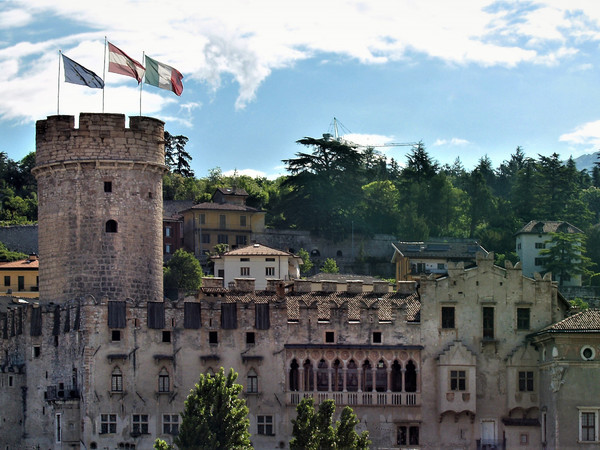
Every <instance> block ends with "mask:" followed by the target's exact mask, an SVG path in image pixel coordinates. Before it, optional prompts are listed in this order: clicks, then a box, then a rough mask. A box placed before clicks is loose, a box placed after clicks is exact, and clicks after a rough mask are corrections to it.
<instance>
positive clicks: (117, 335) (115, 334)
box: [111, 330, 121, 342]
mask: <svg viewBox="0 0 600 450" xmlns="http://www.w3.org/2000/svg"><path fill="white" fill-rule="evenodd" d="M111 340H112V341H113V342H119V341H120V340H121V330H112V331H111Z"/></svg>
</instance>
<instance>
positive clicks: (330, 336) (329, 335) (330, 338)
mask: <svg viewBox="0 0 600 450" xmlns="http://www.w3.org/2000/svg"><path fill="white" fill-rule="evenodd" d="M325 342H327V343H333V342H335V331H326V332H325Z"/></svg>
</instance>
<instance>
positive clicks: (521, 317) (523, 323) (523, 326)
mask: <svg viewBox="0 0 600 450" xmlns="http://www.w3.org/2000/svg"><path fill="white" fill-rule="evenodd" d="M529 314H530V309H529V308H517V330H529Z"/></svg>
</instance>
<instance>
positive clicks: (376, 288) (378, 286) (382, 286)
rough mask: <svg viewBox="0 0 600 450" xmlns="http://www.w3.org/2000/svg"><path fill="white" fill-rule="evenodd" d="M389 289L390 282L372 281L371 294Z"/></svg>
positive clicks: (384, 292)
mask: <svg viewBox="0 0 600 450" xmlns="http://www.w3.org/2000/svg"><path fill="white" fill-rule="evenodd" d="M389 291H390V284H389V283H388V282H387V281H383V280H381V281H373V294H387V293H388V292H389Z"/></svg>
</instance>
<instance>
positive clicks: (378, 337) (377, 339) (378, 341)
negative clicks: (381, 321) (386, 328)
mask: <svg viewBox="0 0 600 450" xmlns="http://www.w3.org/2000/svg"><path fill="white" fill-rule="evenodd" d="M373 344H381V331H373Z"/></svg>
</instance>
